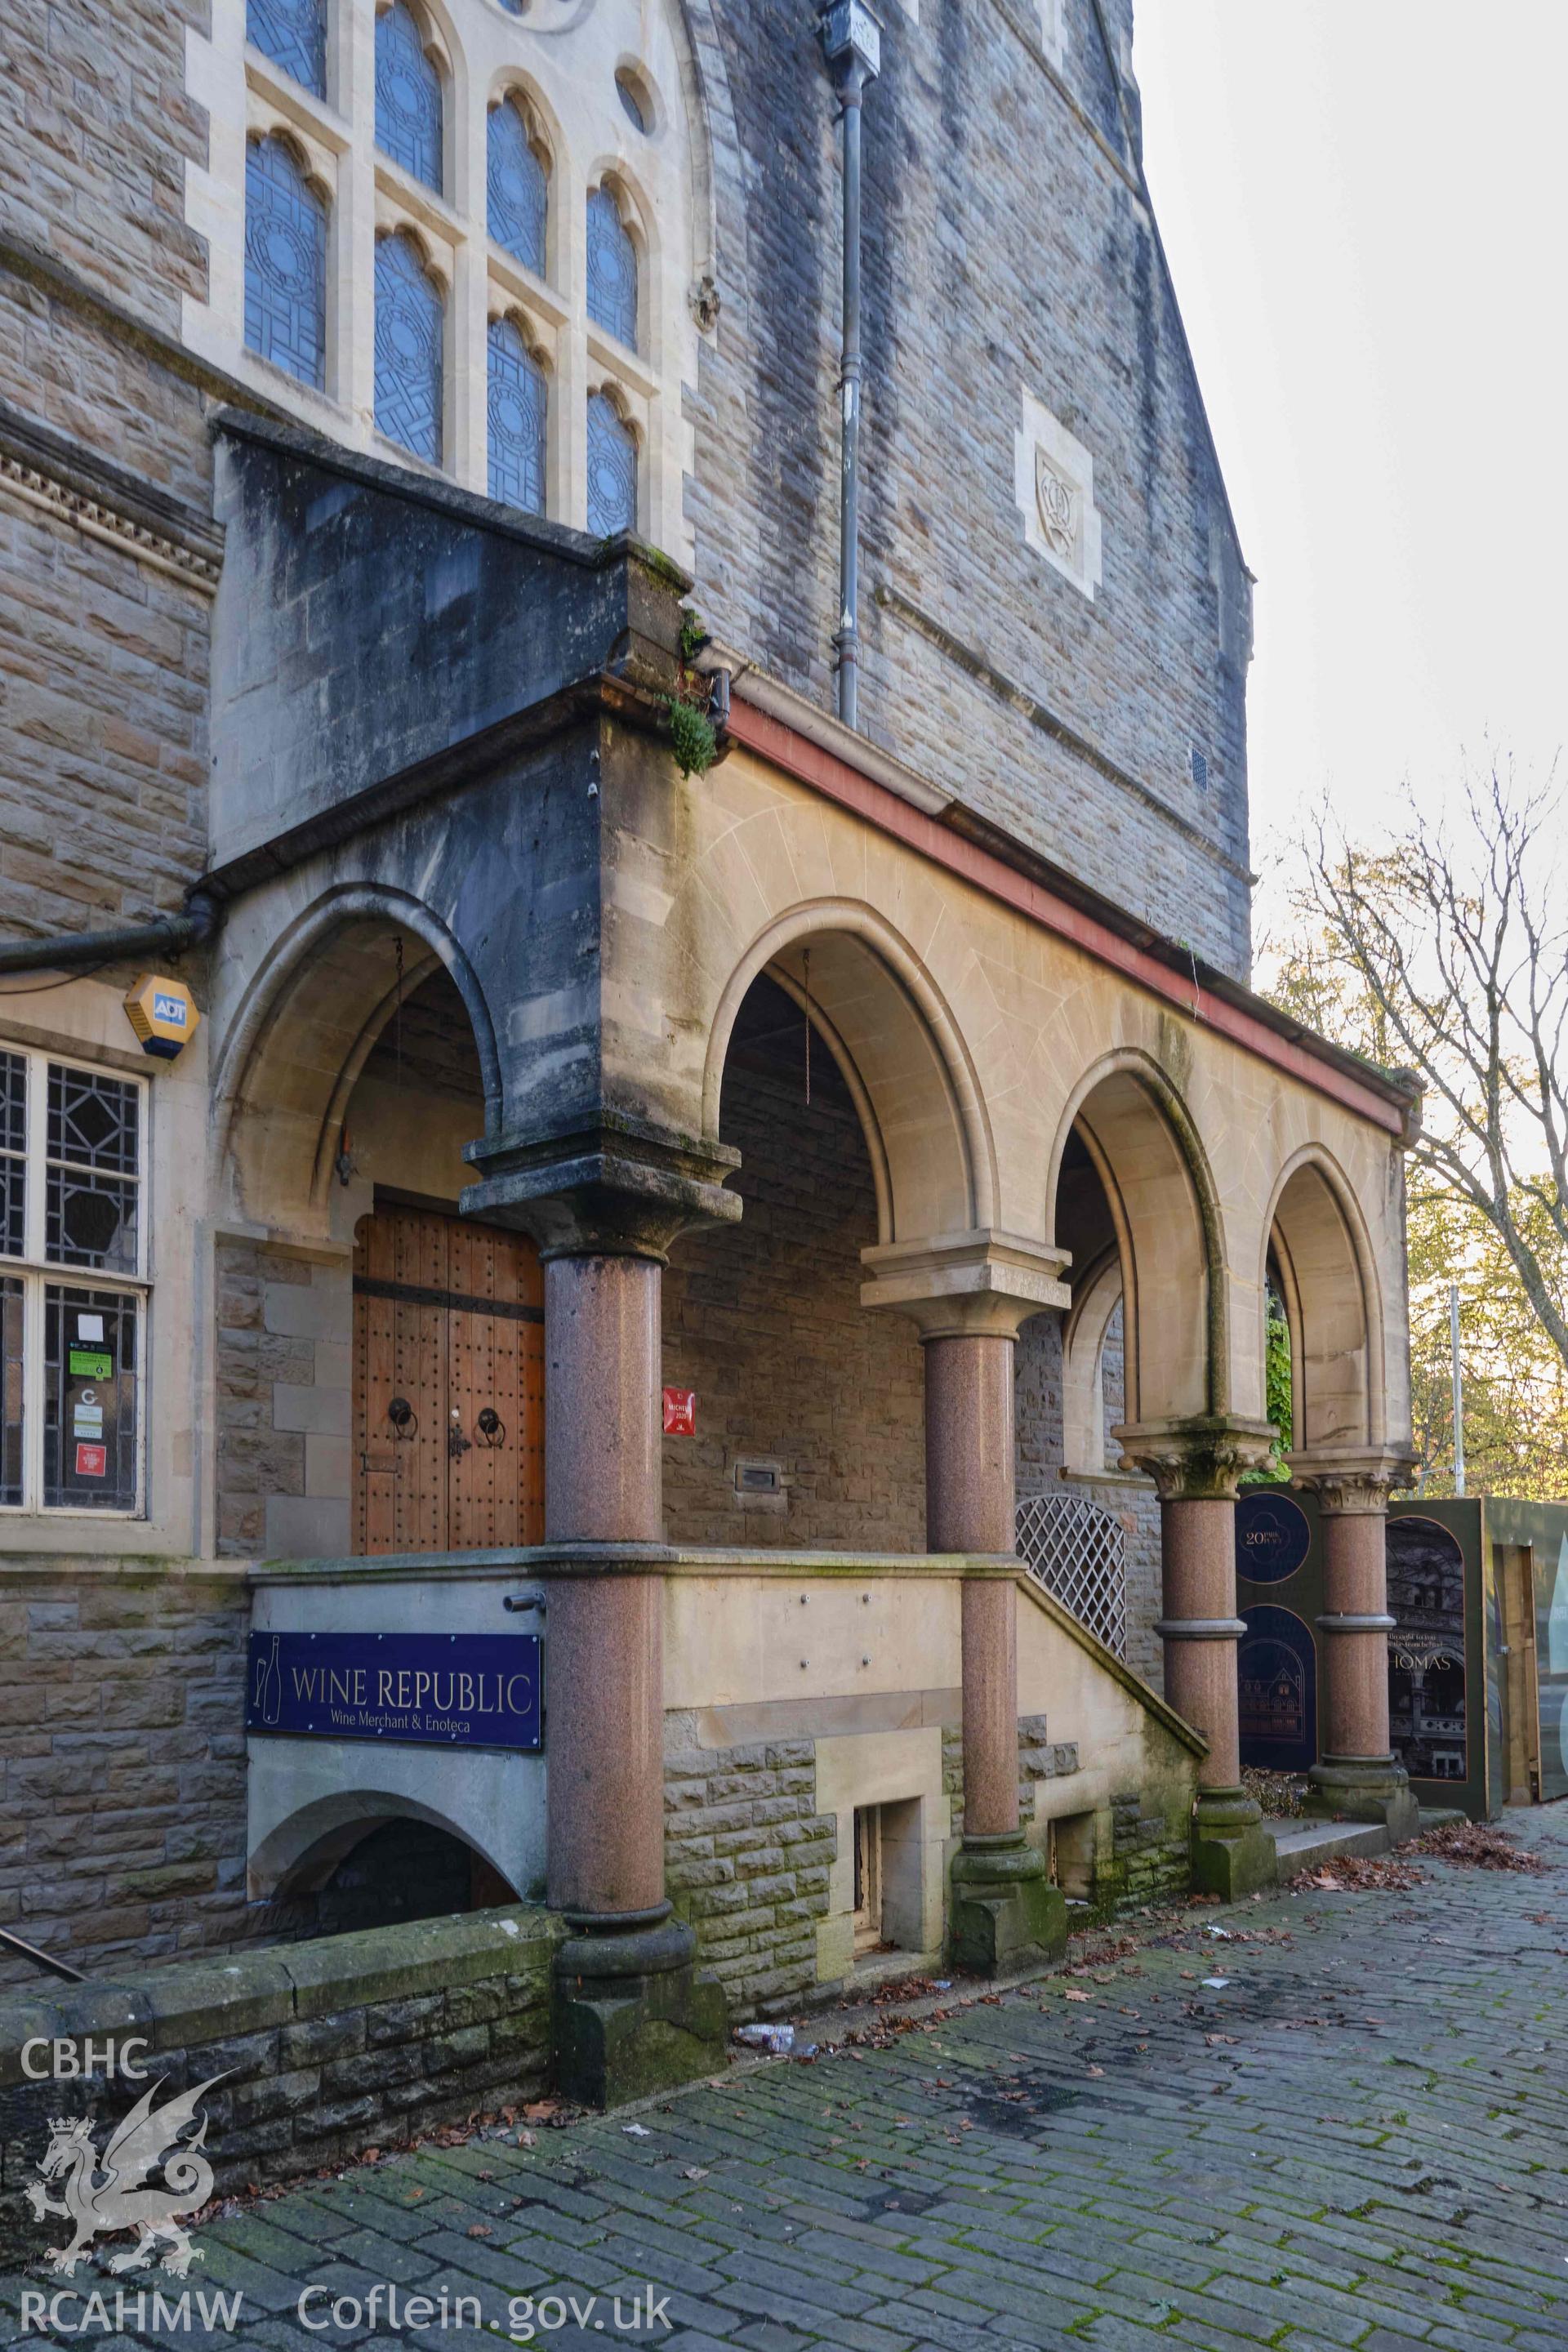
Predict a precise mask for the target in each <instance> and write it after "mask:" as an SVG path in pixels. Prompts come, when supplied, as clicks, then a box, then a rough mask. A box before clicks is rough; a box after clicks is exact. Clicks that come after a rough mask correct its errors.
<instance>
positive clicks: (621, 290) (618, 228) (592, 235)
mask: <svg viewBox="0 0 1568 2352" xmlns="http://www.w3.org/2000/svg"><path fill="white" fill-rule="evenodd" d="M588 316H589V318H590V319H592V320H593V321H594V323H595V326H600V327H603V329H604V330H605V333H606V334H607V335H614V336H615V337H616V341H618V342H623V343H625V344H626V346H627V347H628V349H629V350H631V351H634V352H635V351H636V349H637V247H636V246H635V245H634V244H633V243H632V240H631V236H630V233H629V231H628V230H627V228H626V223H625V222H624V221H623V220H622V218H621V214H620V207H619V205H617V204H616V200H615V197H614V196H613V195H612V194H611V193H610V191H609V189H608V188H595V189H593V190H592V191H591V192H590V194H589V197H588Z"/></svg>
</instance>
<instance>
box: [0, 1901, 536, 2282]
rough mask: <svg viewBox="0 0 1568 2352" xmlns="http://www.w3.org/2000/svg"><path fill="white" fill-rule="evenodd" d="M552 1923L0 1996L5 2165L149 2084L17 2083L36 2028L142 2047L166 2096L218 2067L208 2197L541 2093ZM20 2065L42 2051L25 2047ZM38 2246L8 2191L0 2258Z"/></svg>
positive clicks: (520, 1921) (471, 1927) (372, 1934)
mask: <svg viewBox="0 0 1568 2352" xmlns="http://www.w3.org/2000/svg"><path fill="white" fill-rule="evenodd" d="M562 1934H563V1929H562V1927H561V1925H560V1922H559V1921H558V1920H557V1919H556V1918H554V1917H553V1916H552V1914H551V1913H549V1912H547V1911H543V1910H539V1909H535V1908H533V1907H532V1906H527V1905H519V1906H509V1907H507V1908H505V1909H502V1910H496V1911H478V1912H473V1913H470V1914H469V1915H468V1916H466V1917H463V1918H458V1919H433V1920H424V1921H419V1922H415V1923H411V1924H409V1925H406V1926H403V1927H378V1928H374V1929H371V1930H368V1931H366V1932H365V1933H363V1934H360V1935H352V1936H329V1937H321V1938H320V1939H319V1940H317V1941H314V1942H311V1943H304V1944H294V1945H289V1946H288V1947H286V1948H279V1949H277V1950H273V1951H267V1952H252V1953H247V1954H246V1955H245V1956H244V1957H243V1958H240V1959H238V1960H235V1961H231V1962H229V1963H227V1964H226V1965H225V1966H224V1967H222V1968H216V1967H213V1966H210V1965H204V1964H202V1963H200V1962H189V1963H182V1964H181V1965H178V1966H176V1967H174V1968H169V1969H154V1970H152V1971H150V1972H149V1973H147V1974H145V1975H137V1976H136V1977H134V1978H132V1979H126V1980H125V1981H122V1982H102V1983H94V1984H90V1985H82V1986H79V1987H73V1988H70V1989H64V1990H63V1989H61V1988H59V1987H58V1986H57V1987H54V1988H53V1989H51V1990H33V1991H30V1992H26V1993H15V1994H11V1995H9V1996H7V1997H5V1998H4V1999H0V2147H3V2152H4V2155H5V2159H6V2169H7V2173H8V2174H9V2173H10V2171H11V2169H12V2159H13V2158H20V2159H21V2161H22V2163H25V2164H26V2165H27V2166H29V2167H30V2165H31V2164H32V2162H33V2161H35V2160H36V2159H37V2157H38V2156H40V2155H41V2154H42V2152H43V2148H44V2146H45V2144H46V2142H47V2137H48V2121H49V2118H50V2117H51V2116H60V2115H75V2114H80V2113H85V2112H89V2111H90V2112H92V2113H93V2114H94V2116H97V2117H98V2118H100V2120H101V2119H107V2118H112V2119H114V2120H116V2121H118V2119H119V2118H120V2117H121V2116H122V2115H124V2114H126V2113H128V2112H129V2110H130V2107H131V2105H132V2104H133V2101H134V2099H135V2097H136V2096H137V2095H139V2092H140V2090H141V2089H142V2088H144V2087H145V2085H144V2084H132V2083H130V2082H127V2081H124V2080H122V2079H119V2078H117V2079H115V2080H114V2081H113V2082H107V2081H105V2080H104V2079H103V2077H102V2076H101V2075H99V2076H96V2077H95V2076H88V2077H86V2078H85V2079H84V2078H82V2077H80V2076H78V2077H74V2078H73V2077H69V2076H67V2077H65V2078H64V2079H46V2080H44V2081H42V2082H32V2081H29V2080H28V2079H26V2075H25V2074H24V2070H23V2065H22V2052H23V2049H24V2047H25V2046H26V2044H27V2043H28V2042H32V2041H35V2040H36V2039H37V2038H38V2037H42V2038H44V2039H46V2040H47V2041H50V2042H55V2041H60V2042H69V2043H70V2044H71V2045H72V2046H73V2049H74V2050H76V2051H77V2052H80V2051H81V2046H82V2045H83V2044H85V2043H86V2042H88V2041H89V2040H90V2041H91V2042H93V2043H95V2044H97V2045H100V2049H101V2045H103V2044H105V2043H107V2042H110V2040H111V2039H112V2041H113V2042H114V2043H115V2045H116V2046H117V2047H118V2046H119V2045H120V2044H121V2043H122V2042H125V2041H126V2040H128V2039H139V2040H144V2041H145V2042H146V2043H147V2044H148V2048H147V2051H146V2053H145V2054H144V2055H141V2054H138V2056H137V2057H136V2059H135V2062H134V2063H137V2064H138V2065H140V2066H142V2067H143V2068H144V2069H145V2072H146V2074H147V2076H148V2077H149V2079H150V2080H151V2081H154V2082H155V2081H157V2080H158V2078H159V2077H162V2078H163V2085H164V2095H174V2094H175V2093H178V2092H179V2091H182V2090H185V2089H188V2088H191V2087H193V2086H194V2085H195V2084H201V2083H205V2082H208V2081H210V2080H211V2079H212V2078H213V2077H214V2076H216V2075H226V2076H227V2077H228V2079H227V2080H226V2081H224V2082H222V2083H219V2084H216V2085H215V2087H214V2089H213V2090H212V2092H211V2093H210V2094H209V2095H207V2097H206V2098H205V2099H204V2101H203V2103H202V2105H203V2110H204V2112H205V2115H206V2116H207V2118H208V2129H207V2133H206V2139H205V2155H206V2158H207V2160H208V2162H209V2163H210V2164H211V2166H212V2168H213V2178H214V2184H215V2187H216V2190H217V2192H218V2194H220V2195H223V2194H225V2193H228V2192H231V2191H233V2190H235V2189H243V2188H245V2187H247V2185H249V2184H251V2183H253V2182H265V2181H269V2180H287V2179H297V2178H299V2177H300V2175H301V2174H304V2173H310V2172H314V2171H315V2170H317V2169H318V2168H319V2167H321V2166H322V2165H329V2164H341V2163H343V2162H344V2161H346V2160H348V2159H351V2158H354V2157H356V2156H358V2155H360V2154H361V2153H362V2152H363V2149H365V2148H366V2147H371V2146H373V2145H375V2144H377V2143H396V2142H400V2141H404V2140H407V2139H409V2138H411V2137H414V2136H415V2135H416V2134H417V2133H420V2132H424V2131H426V2130H428V2129H430V2128H431V2127H433V2126H436V2125H438V2124H444V2123H453V2122H459V2121H461V2120H463V2119H464V2118H466V2117H467V2116H470V2115H472V2114H473V2113H474V2112H475V2111H476V2110H481V2111H482V2110H485V2109H492V2110H493V2109H498V2108H500V2106H501V2105H514V2104H517V2103H520V2102H521V2101H522V2100H524V2099H528V2098H534V2097H537V2096H538V2095H539V2094H540V2092H541V2091H542V2089H543V2088H544V2085H545V2083H546V2079H547V2074H548V2069H549V2064H550V2052H551V2041H550V2019H551V2010H550V2002H551V1977H550V1968H551V1960H552V1957H553V1954H554V1951H555V1948H556V1946H557V1944H558V1943H559V1941H560V1939H561V1937H562ZM31 2063H32V2064H33V2065H34V2066H35V2067H36V2066H37V2065H38V2064H40V2063H45V2061H44V2060H43V2059H42V2058H41V2057H40V2055H39V2054H38V2053H37V2052H35V2053H33V2056H32V2061H31ZM100 2063H102V2061H101V2057H100ZM162 2103H163V2101H162V2099H160V2101H159V2104H162ZM100 2146H101V2134H100ZM18 2168H19V2167H18ZM8 2240H9V2242H7V2241H8ZM42 2242H43V2241H42V2239H41V2237H40V2233H39V2231H38V2230H37V2227H36V2225H34V2224H33V2223H32V2221H31V2220H30V2218H29V2217H27V2216H26V2210H25V2209H24V2208H22V2207H21V2204H20V2200H15V2199H6V2200H4V2203H3V2205H0V2266H3V2265H8V2263H10V2262H11V2261H15V2260H18V2259H26V2258H28V2257H30V2256H32V2255H34V2254H36V2253H37V2252H39V2251H40V2250H41V2245H42Z"/></svg>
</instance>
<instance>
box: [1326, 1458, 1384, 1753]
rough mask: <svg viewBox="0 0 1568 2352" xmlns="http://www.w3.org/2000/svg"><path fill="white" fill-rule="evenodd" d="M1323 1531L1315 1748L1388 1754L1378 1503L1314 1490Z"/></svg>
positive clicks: (1381, 1529)
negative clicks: (1320, 1687)
mask: <svg viewBox="0 0 1568 2352" xmlns="http://www.w3.org/2000/svg"><path fill="white" fill-rule="evenodd" d="M1318 1500H1319V1509H1320V1512H1321V1525H1322V1530H1323V1555H1324V1561H1323V1598H1324V1600H1325V1601H1326V1602H1327V1604H1328V1606H1327V1609H1326V1611H1325V1612H1324V1614H1323V1616H1322V1617H1321V1619H1320V1620H1319V1624H1320V1626H1321V1632H1322V1635H1323V1681H1324V1685H1325V1688H1324V1692H1323V1698H1322V1703H1321V1713H1320V1717H1319V1720H1320V1723H1321V1734H1320V1738H1319V1745H1320V1747H1321V1749H1322V1752H1323V1755H1324V1757H1325V1758H1328V1757H1336V1758H1338V1757H1343V1758H1347V1759H1348V1758H1352V1757H1356V1758H1361V1759H1367V1760H1370V1759H1373V1758H1375V1759H1379V1760H1384V1759H1387V1758H1388V1756H1389V1755H1390V1753H1391V1749H1390V1746H1389V1737H1388V1633H1389V1628H1390V1626H1391V1624H1392V1622H1393V1620H1392V1619H1391V1618H1390V1616H1389V1614H1388V1577H1387V1570H1386V1568H1385V1565H1384V1526H1385V1524H1386V1515H1385V1513H1384V1508H1383V1505H1382V1503H1381V1501H1378V1502H1377V1503H1375V1504H1368V1503H1366V1502H1364V1501H1363V1502H1361V1503H1360V1504H1359V1505H1351V1506H1348V1507H1347V1506H1346V1505H1345V1504H1344V1503H1343V1502H1340V1503H1339V1504H1338V1506H1337V1507H1330V1502H1329V1496H1327V1494H1326V1493H1325V1494H1320V1496H1319V1498H1318Z"/></svg>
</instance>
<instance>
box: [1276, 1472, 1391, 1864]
mask: <svg viewBox="0 0 1568 2352" xmlns="http://www.w3.org/2000/svg"><path fill="white" fill-rule="evenodd" d="M1291 1469H1292V1471H1293V1473H1294V1474H1295V1475H1296V1477H1297V1479H1298V1480H1299V1482H1300V1484H1301V1485H1303V1486H1309V1487H1310V1488H1311V1489H1312V1491H1313V1492H1314V1493H1315V1494H1316V1496H1317V1498H1318V1524H1319V1527H1320V1529H1321V1539H1322V1545H1323V1598H1324V1601H1325V1603H1326V1606H1325V1608H1324V1611H1323V1614H1322V1615H1321V1617H1320V1618H1319V1620H1318V1630H1319V1632H1320V1633H1321V1634H1322V1637H1323V1673H1322V1682H1321V1687H1320V1692H1319V1698H1318V1761H1317V1762H1316V1763H1315V1764H1314V1765H1313V1767H1312V1769H1311V1774H1310V1780H1311V1782H1312V1792H1313V1793H1312V1802H1313V1804H1314V1805H1315V1806H1316V1807H1317V1808H1318V1809H1319V1810H1320V1811H1325V1812H1330V1813H1335V1814H1340V1813H1342V1814H1347V1815H1349V1816H1350V1817H1352V1819H1358V1820H1369V1821H1381V1822H1384V1824H1385V1825H1386V1826H1387V1828H1388V1830H1389V1832H1390V1834H1391V1835H1392V1836H1394V1838H1396V1839H1397V1838H1405V1837H1414V1836H1415V1833H1416V1832H1417V1830H1418V1829H1419V1828H1420V1825H1421V1822H1420V1808H1419V1806H1418V1805H1417V1803H1416V1801H1415V1798H1414V1797H1413V1796H1412V1794H1411V1792H1410V1782H1409V1778H1408V1776H1407V1774H1406V1772H1405V1767H1404V1765H1403V1764H1402V1763H1401V1762H1400V1761H1399V1760H1398V1759H1396V1758H1395V1756H1394V1752H1393V1745H1392V1742H1391V1740H1390V1737H1389V1728H1388V1636H1389V1633H1390V1632H1391V1630H1392V1628H1393V1624H1394V1620H1393V1618H1392V1617H1391V1616H1390V1615H1389V1613H1388V1568H1387V1559H1386V1553H1385V1549H1384V1538H1385V1533H1386V1528H1387V1522H1388V1490H1389V1487H1390V1486H1391V1485H1393V1484H1394V1483H1395V1481H1396V1480H1397V1479H1398V1478H1399V1477H1400V1476H1401V1475H1406V1474H1407V1472H1408V1463H1407V1461H1406V1460H1405V1458H1404V1457H1403V1456H1401V1455H1398V1454H1394V1453H1389V1454H1378V1453H1375V1452H1374V1453H1369V1454H1364V1455H1363V1456H1361V1457H1359V1458H1357V1457H1354V1456H1346V1455H1343V1454H1342V1455H1341V1456H1340V1458H1339V1459H1338V1460H1337V1461H1333V1462H1330V1461H1329V1460H1327V1459H1325V1458H1324V1457H1323V1456H1319V1458H1318V1460H1317V1461H1316V1462H1313V1461H1312V1460H1311V1458H1310V1456H1305V1455H1299V1454H1296V1455H1292V1456H1291Z"/></svg>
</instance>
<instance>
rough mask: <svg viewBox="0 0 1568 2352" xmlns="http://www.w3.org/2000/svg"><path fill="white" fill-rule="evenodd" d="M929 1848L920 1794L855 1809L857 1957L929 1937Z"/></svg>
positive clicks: (917, 1946)
mask: <svg viewBox="0 0 1568 2352" xmlns="http://www.w3.org/2000/svg"><path fill="white" fill-rule="evenodd" d="M925 1867H926V1864H925V1849H924V1844H923V1840H922V1835H921V1800H920V1799H919V1798H918V1797H906V1798H901V1799H900V1800H899V1801H897V1802H895V1803H891V1804H885V1805H857V1806H856V1808H855V1912H854V1933H855V1958H856V1960H857V1962H858V1963H860V1964H867V1963H869V1962H870V1961H872V1960H874V1959H880V1958H883V1956H884V1955H886V1954H887V1953H889V1952H902V1953H910V1952H919V1951H920V1950H921V1948H922V1947H923V1946H924V1945H925V1944H926V1942H927V1941H928V1940H930V1941H932V1942H934V1941H935V1940H937V1939H936V1938H935V1937H931V1938H929V1939H928V1937H927V1936H926V1934H925V1933H924V1927H923V1923H924V1918H925Z"/></svg>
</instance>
